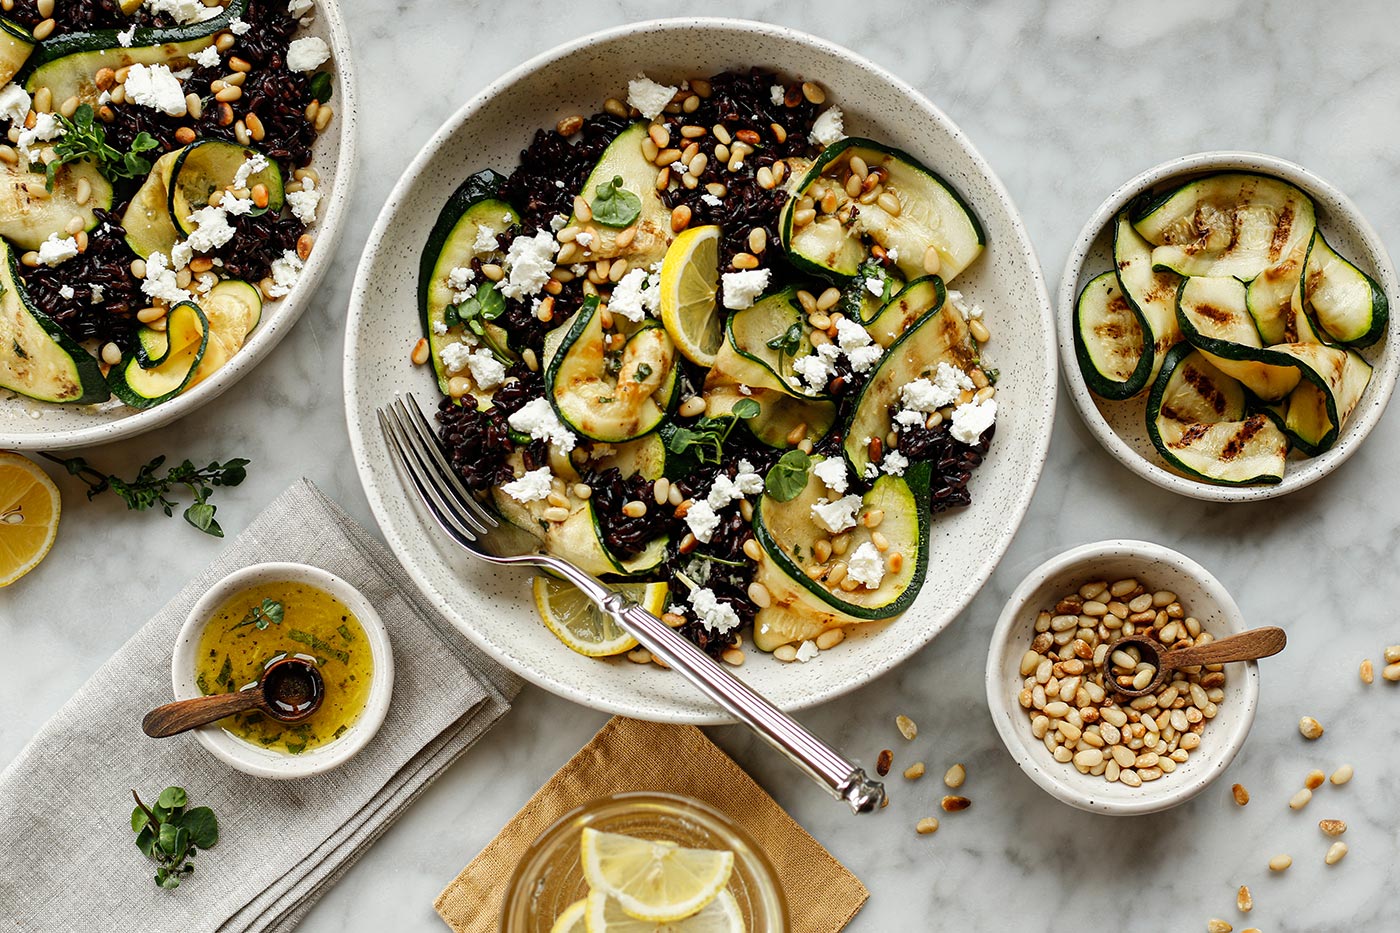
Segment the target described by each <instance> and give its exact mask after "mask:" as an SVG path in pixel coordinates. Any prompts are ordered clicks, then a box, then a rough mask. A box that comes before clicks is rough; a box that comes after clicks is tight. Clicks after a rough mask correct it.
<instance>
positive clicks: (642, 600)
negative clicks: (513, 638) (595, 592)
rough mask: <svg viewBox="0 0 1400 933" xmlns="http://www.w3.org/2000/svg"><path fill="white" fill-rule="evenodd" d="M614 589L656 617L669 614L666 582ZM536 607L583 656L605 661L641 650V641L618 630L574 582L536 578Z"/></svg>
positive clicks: (556, 634) (543, 577) (632, 584)
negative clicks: (667, 611)
mask: <svg viewBox="0 0 1400 933" xmlns="http://www.w3.org/2000/svg"><path fill="white" fill-rule="evenodd" d="M614 589H616V590H617V591H618V592H620V593H622V594H623V595H625V596H627V597H629V598H630V599H633V600H635V601H636V602H637V603H639V604H641V606H642V608H644V609H646V611H647V612H650V613H651V614H652V615H655V616H659V615H661V613H663V612H665V611H666V597H667V594H668V593H669V590H668V588H667V586H666V584H664V583H623V584H620V585H618V586H615V587H614ZM535 608H536V609H537V610H538V611H539V614H540V618H541V619H542V620H544V624H545V626H546V627H548V628H549V630H550V631H551V632H553V633H554V634H555V636H556V637H557V638H558V639H559V640H560V641H562V642H563V643H564V644H566V645H568V646H569V647H570V648H572V649H573V650H574V651H577V652H578V653H579V654H582V655H586V656H588V657H590V658H605V657H608V656H610V655H614V654H622V653H623V652H624V651H631V650H632V649H633V648H635V647H637V639H635V638H633V637H632V636H631V635H628V634H627V633H626V632H624V631H623V630H622V629H620V628H618V625H617V623H616V622H614V621H613V620H612V617H611V616H609V615H608V614H607V613H605V612H603V611H601V610H600V609H598V607H596V606H594V605H593V601H592V600H590V599H589V598H588V597H587V596H585V595H583V594H582V593H580V592H579V591H578V590H577V589H575V588H574V585H573V584H572V583H566V582H564V581H563V580H557V579H555V578H554V577H548V576H538V577H535Z"/></svg>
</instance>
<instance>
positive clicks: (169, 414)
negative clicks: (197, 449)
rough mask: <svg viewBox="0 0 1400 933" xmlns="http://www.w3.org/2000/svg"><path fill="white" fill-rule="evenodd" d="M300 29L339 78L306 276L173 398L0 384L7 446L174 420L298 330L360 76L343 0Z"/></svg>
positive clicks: (92, 437) (334, 205) (340, 217)
mask: <svg viewBox="0 0 1400 933" xmlns="http://www.w3.org/2000/svg"><path fill="white" fill-rule="evenodd" d="M297 35H299V36H320V37H321V38H322V39H324V40H326V42H328V43H329V44H330V47H331V60H330V67H331V73H332V74H333V75H334V77H335V92H334V94H333V95H332V98H331V106H333V107H334V108H335V119H334V122H333V123H332V124H331V130H330V131H329V132H325V133H322V134H320V136H319V137H318V138H317V140H316V142H315V144H314V145H313V146H312V148H311V151H312V153H313V158H312V162H311V164H312V166H313V167H314V168H315V169H316V171H317V172H319V173H320V175H321V189H322V191H324V192H325V197H324V198H323V199H322V200H321V208H320V210H319V211H318V214H317V220H316V223H315V224H314V225H313V226H312V227H311V233H312V235H313V236H315V238H316V248H315V249H313V250H312V251H311V257H310V258H309V259H308V260H307V261H306V267H305V268H304V269H303V270H302V273H301V279H300V280H299V281H298V283H297V286H296V288H294V289H292V291H291V293H290V294H289V295H287V297H285V298H282V299H279V300H277V301H268V302H266V303H265V305H264V306H263V316H262V320H261V321H260V322H259V324H258V326H257V328H256V329H255V330H254V331H253V333H252V334H251V335H250V336H249V338H248V342H247V343H246V344H244V346H243V348H242V349H240V350H239V351H238V352H237V353H235V354H234V355H233V358H232V359H230V360H229V361H228V363H226V364H225V365H224V366H222V367H221V368H220V369H219V371H218V372H216V373H215V374H214V375H213V376H210V377H209V378H208V379H206V380H205V381H204V382H202V383H200V384H199V385H197V386H195V387H194V388H193V389H191V390H190V391H188V392H186V393H184V394H182V395H179V396H176V397H175V398H173V399H171V400H170V401H168V402H165V403H163V404H160V405H157V406H155V407H154V408H148V409H145V410H144V411H138V410H136V409H134V408H128V407H126V406H125V405H122V404H121V403H119V402H118V401H116V399H115V398H113V399H111V400H109V401H107V402H104V403H102V404H100V405H50V404H45V403H44V402H36V401H34V400H32V399H27V398H24V397H23V396H19V395H16V394H14V393H12V392H8V391H5V390H3V389H0V450H62V449H71V448H75V447H89V446H92V445H94V444H107V443H111V442H113V441H118V440H122V439H123V438H128V437H135V436H136V435H137V434H141V433H144V432H146V431H150V430H152V429H153V428H158V427H161V426H162V425H166V424H170V423H171V422H172V421H176V420H178V419H180V418H183V417H184V416H185V415H187V414H189V413H190V412H192V411H194V410H195V409H196V408H199V407H200V406H201V405H204V404H205V403H207V402H210V401H212V400H214V399H216V398H218V397H219V396H220V395H222V394H223V393H224V392H226V391H228V390H229V389H230V388H232V387H233V385H234V384H235V383H237V382H238V380H240V379H242V378H243V377H244V376H245V375H247V374H248V372H249V371H250V370H252V368H253V367H254V366H256V365H257V364H258V362H259V361H261V360H262V358H263V357H265V356H267V355H268V353H270V352H272V348H273V347H275V346H277V344H278V342H279V341H281V339H282V338H283V337H285V336H286V335H287V333H288V332H289V331H290V330H291V329H292V325H293V324H295V323H296V321H297V318H299V317H301V314H302V312H303V311H305V310H306V308H307V307H308V306H309V305H310V304H311V303H312V301H313V300H314V299H313V296H314V295H315V294H316V286H317V284H318V283H319V282H320V281H321V277H322V276H323V275H325V272H326V269H328V268H329V267H330V264H331V261H332V260H333V259H334V258H335V252H336V249H337V248H338V246H339V244H340V241H341V239H342V229H343V228H344V226H345V220H346V217H347V214H346V209H347V208H348V206H349V203H348V202H349V200H350V198H349V194H350V184H351V181H352V180H353V178H354V174H355V165H356V160H355V119H356V111H355V81H354V66H353V63H352V61H351V56H350V35H349V33H348V32H347V31H346V28H345V19H344V17H343V16H342V15H341V11H340V6H339V3H338V0H317V3H316V13H315V19H314V20H313V21H312V23H311V25H310V26H306V27H302V28H301V29H299V30H298V32H297Z"/></svg>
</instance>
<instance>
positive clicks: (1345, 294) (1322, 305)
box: [1303, 230, 1390, 347]
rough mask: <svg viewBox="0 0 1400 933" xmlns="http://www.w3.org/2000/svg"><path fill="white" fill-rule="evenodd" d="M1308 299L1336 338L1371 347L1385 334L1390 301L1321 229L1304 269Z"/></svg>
mask: <svg viewBox="0 0 1400 933" xmlns="http://www.w3.org/2000/svg"><path fill="white" fill-rule="evenodd" d="M1303 286H1304V298H1305V299H1306V303H1307V304H1306V306H1307V308H1308V309H1309V310H1310V311H1311V312H1312V317H1313V320H1314V321H1315V322H1316V323H1317V325H1318V327H1320V328H1321V329H1322V330H1323V331H1325V332H1326V333H1327V334H1328V335H1330V336H1331V337H1332V338H1334V339H1335V340H1338V341H1340V342H1342V343H1345V344H1348V345H1350V346H1353V347H1369V346H1370V345H1371V344H1373V343H1375V342H1376V341H1377V340H1379V339H1381V335H1382V334H1384V333H1385V327H1386V323H1387V321H1389V319H1390V302H1389V301H1388V300H1387V299H1386V297H1385V292H1383V291H1381V287H1380V285H1378V284H1376V280H1375V279H1373V278H1371V277H1370V276H1369V275H1367V274H1366V273H1364V272H1362V271H1361V270H1360V269H1358V268H1356V266H1354V265H1352V264H1351V263H1350V262H1348V261H1347V260H1346V259H1344V258H1342V257H1341V256H1340V255H1338V254H1337V251H1336V250H1334V249H1332V246H1331V244H1329V243H1328V242H1327V238H1326V237H1324V236H1323V235H1322V231H1321V230H1319V231H1317V233H1316V234H1315V235H1314V236H1313V242H1312V249H1311V250H1309V251H1308V259H1307V265H1306V268H1305V269H1304V271H1303Z"/></svg>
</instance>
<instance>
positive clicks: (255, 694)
mask: <svg viewBox="0 0 1400 933" xmlns="http://www.w3.org/2000/svg"><path fill="white" fill-rule="evenodd" d="M261 701H262V694H261V693H260V692H259V691H258V690H257V689H256V688H255V689H252V690H240V691H238V692H237V693H215V694H211V695H210V696H207V697H195V698H194V699H192V700H179V701H177V702H175V703H167V704H165V705H164V706H157V707H156V708H155V709H153V710H151V711H150V712H149V713H147V714H146V716H145V718H143V719H142V720H141V731H143V732H145V733H146V734H147V735H149V736H150V737H151V738H154V739H163V738H165V737H166V736H170V735H178V734H179V733H181V732H187V731H188V730H190V729H195V728H197V727H199V726H204V725H208V724H209V723H211V722H217V721H218V720H220V719H223V718H224V717H225V716H232V715H233V714H234V713H241V712H243V711H244V710H249V709H257V708H258V706H259V704H260V702H261Z"/></svg>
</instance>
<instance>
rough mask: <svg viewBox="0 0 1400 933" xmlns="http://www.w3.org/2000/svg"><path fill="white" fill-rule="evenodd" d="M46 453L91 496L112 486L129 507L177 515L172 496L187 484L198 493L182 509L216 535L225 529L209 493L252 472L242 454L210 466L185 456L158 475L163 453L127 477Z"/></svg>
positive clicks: (192, 521)
mask: <svg viewBox="0 0 1400 933" xmlns="http://www.w3.org/2000/svg"><path fill="white" fill-rule="evenodd" d="M43 456H44V457H46V458H47V459H49V460H52V461H53V462H54V463H57V464H60V465H61V466H63V468H64V469H66V470H67V471H68V473H69V474H70V475H72V476H76V477H77V478H78V479H80V480H82V481H83V482H84V483H86V484H87V487H88V492H87V496H88V498H89V499H94V498H96V497H97V496H98V495H100V494H101V493H104V492H106V491H107V490H109V489H110V490H111V491H112V492H114V493H116V494H117V495H118V496H119V497H120V498H121V500H122V501H123V502H125V503H126V507H127V508H128V509H131V510H133V511H136V512H144V511H146V510H147V509H150V508H152V507H156V506H158V507H159V508H160V510H161V511H162V512H164V513H165V514H166V516H167V517H169V516H172V515H174V514H175V506H176V505H178V504H179V503H177V502H175V501H174V500H173V499H171V498H170V496H172V495H174V494H175V490H176V489H178V488H179V487H181V486H183V487H184V488H186V489H188V490H189V491H190V492H191V493H192V494H193V495H194V502H192V503H190V504H189V505H188V506H186V507H185V510H184V512H183V513H182V514H183V515H184V517H185V521H187V522H189V523H190V524H191V525H193V526H194V527H195V528H198V529H199V530H200V531H202V532H204V533H205V534H207V535H213V536H214V537H216V538H222V537H223V536H224V530H223V528H221V527H220V526H219V523H218V522H217V521H215V519H214V513H215V512H216V511H217V508H216V507H215V506H214V505H213V504H211V503H210V502H209V497H210V496H212V495H213V494H214V490H215V489H216V488H217V487H220V486H237V485H238V484H239V483H241V482H243V480H244V479H246V478H247V475H248V471H247V469H246V467H247V466H248V462H249V461H248V460H246V459H244V458H242V457H235V458H234V459H232V460H226V461H224V462H223V463H219V462H218V461H217V460H216V461H214V462H213V463H210V464H209V465H208V466H205V467H196V466H195V465H194V464H193V463H192V462H190V461H189V460H185V461H183V462H182V463H179V464H177V465H176V466H173V467H170V468H169V469H168V470H166V471H165V474H164V475H158V474H157V471H158V470H159V469H160V468H161V466H163V465H164V463H165V456H164V455H163V454H162V455H161V456H159V457H155V458H154V459H152V460H151V461H150V462H149V463H147V464H146V465H145V466H143V467H141V469H140V470H138V471H137V472H136V478H135V479H132V480H124V479H121V478H120V477H116V476H112V475H111V474H109V473H103V472H102V471H101V470H98V469H96V468H94V467H92V466H90V465H89V464H88V462H87V461H86V460H84V459H83V458H82V457H55V456H54V455H52V454H44V455H43Z"/></svg>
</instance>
